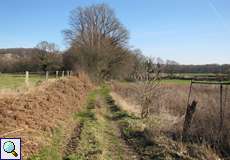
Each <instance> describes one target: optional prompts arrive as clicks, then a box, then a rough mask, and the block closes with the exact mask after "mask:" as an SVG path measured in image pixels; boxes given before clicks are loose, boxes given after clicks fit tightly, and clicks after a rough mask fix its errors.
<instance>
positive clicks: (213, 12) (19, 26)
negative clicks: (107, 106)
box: [0, 0, 230, 64]
mask: <svg viewBox="0 0 230 160" xmlns="http://www.w3.org/2000/svg"><path fill="white" fill-rule="evenodd" d="M102 2H104V3H107V4H109V5H110V6H111V7H112V8H113V9H114V10H115V12H116V14H117V17H118V18H119V19H120V21H121V22H122V23H123V24H124V26H125V27H126V28H127V29H128V30H129V31H130V46H132V47H133V48H139V49H141V50H142V52H143V54H145V55H148V56H152V57H161V58H163V59H171V60H175V61H177V62H179V63H181V64H207V63H219V64H223V63H230V0H103V1H102V0H1V1H0V48H10V47H25V48H26V47H34V46H35V45H36V44H37V43H38V42H39V41H42V40H47V41H50V42H55V43H57V44H58V45H59V46H61V48H62V49H64V48H65V42H64V40H63V35H62V33H61V31H62V30H63V29H66V28H68V17H69V12H70V11H71V10H72V9H74V8H75V7H78V6H85V5H89V4H93V3H102Z"/></svg>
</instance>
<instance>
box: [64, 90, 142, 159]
mask: <svg viewBox="0 0 230 160" xmlns="http://www.w3.org/2000/svg"><path fill="white" fill-rule="evenodd" d="M94 98H95V99H94V100H92V101H93V102H94V107H93V109H86V110H85V111H82V112H81V113H79V114H78V115H77V118H78V120H79V121H81V123H82V124H83V125H82V128H81V134H80V136H79V138H76V137H77V136H76V135H74V134H73V138H71V141H70V144H71V146H72V144H74V145H73V146H74V147H75V148H71V151H70V152H68V154H69V155H67V156H65V157H64V158H63V159H65V160H76V159H81V160H86V159H87V160H138V159H140V158H139V155H138V154H137V153H136V152H135V151H134V150H133V148H132V147H130V146H129V145H127V144H126V142H125V140H124V139H123V138H122V136H121V133H120V129H119V127H118V122H117V121H116V120H114V119H113V118H112V113H111V112H110V109H109V106H108V104H107V102H106V100H105V97H103V96H102V95H101V94H100V92H98V93H96V94H95V95H94ZM89 104H90V106H91V107H92V102H89ZM76 133H79V132H76ZM74 141H77V144H76V142H74ZM67 148H68V146H67Z"/></svg>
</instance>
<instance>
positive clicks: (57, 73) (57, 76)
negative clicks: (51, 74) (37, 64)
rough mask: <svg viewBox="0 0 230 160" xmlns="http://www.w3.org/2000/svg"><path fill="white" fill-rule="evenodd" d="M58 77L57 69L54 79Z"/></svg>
mask: <svg viewBox="0 0 230 160" xmlns="http://www.w3.org/2000/svg"><path fill="white" fill-rule="evenodd" d="M57 78H58V71H56V79H57Z"/></svg>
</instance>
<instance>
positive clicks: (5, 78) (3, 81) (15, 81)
mask: <svg viewBox="0 0 230 160" xmlns="http://www.w3.org/2000/svg"><path fill="white" fill-rule="evenodd" d="M43 80H45V75H39V74H31V75H30V76H29V85H35V84H37V83H38V82H39V81H43ZM23 86H25V74H0V90H1V89H17V88H19V87H23Z"/></svg>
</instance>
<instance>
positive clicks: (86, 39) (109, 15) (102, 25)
mask: <svg viewBox="0 0 230 160" xmlns="http://www.w3.org/2000/svg"><path fill="white" fill-rule="evenodd" d="M64 34H65V37H66V39H67V40H68V41H69V42H70V43H71V45H77V46H78V47H82V46H87V47H99V48H100V47H101V43H105V42H106V44H108V42H110V44H111V45H115V46H120V47H121V46H125V45H126V44H127V40H128V31H127V30H126V29H125V28H124V27H123V25H122V24H121V23H120V22H119V21H118V19H117V18H116V16H115V14H114V12H113V10H111V9H110V8H109V6H107V5H106V4H99V5H92V6H89V7H85V8H82V7H79V8H76V9H75V10H73V11H72V12H71V16H70V29H68V30H65V31H64Z"/></svg>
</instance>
